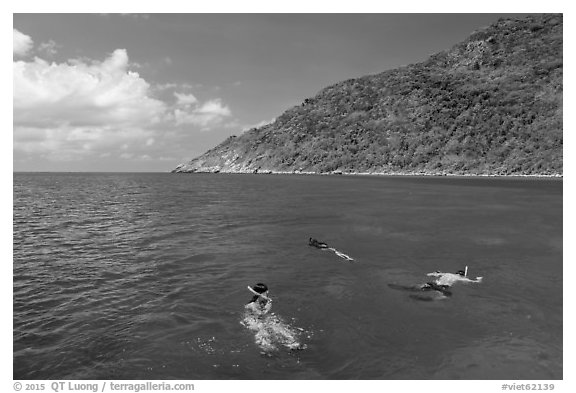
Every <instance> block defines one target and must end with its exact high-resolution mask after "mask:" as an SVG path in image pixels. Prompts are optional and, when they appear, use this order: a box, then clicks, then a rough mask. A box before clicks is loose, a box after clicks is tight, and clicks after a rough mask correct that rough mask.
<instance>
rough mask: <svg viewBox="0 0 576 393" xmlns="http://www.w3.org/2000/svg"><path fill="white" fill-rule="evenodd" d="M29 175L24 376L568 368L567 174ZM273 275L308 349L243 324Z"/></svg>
mask: <svg viewBox="0 0 576 393" xmlns="http://www.w3.org/2000/svg"><path fill="white" fill-rule="evenodd" d="M13 180H14V191H13V192H14V194H13V197H14V216H13V231H14V235H13V236H14V238H13V241H14V254H13V255H14V257H13V291H14V302H13V324H14V331H13V344H14V346H13V348H14V349H13V351H14V352H13V366H14V379H192V380H194V379H507V380H510V379H512V380H517V379H561V378H562V377H563V368H562V344H563V340H562V332H563V330H562V327H563V321H562V307H563V298H562V267H563V266H562V180H544V179H504V178H496V179H494V178H419V177H368V176H364V177H363V176H354V177H353V176H291V175H232V174H74V173H70V174H52V173H51V174H48V173H36V174H32V173H30V174H25V173H16V174H14V178H13ZM310 237H313V238H316V239H318V240H319V241H323V242H326V243H328V245H329V246H330V247H333V248H334V249H335V250H338V251H339V252H341V253H344V254H345V255H349V256H350V257H351V258H353V261H348V260H346V259H343V258H340V257H339V256H338V255H337V254H336V253H335V252H331V251H326V250H320V249H317V248H314V247H310V246H308V239H309V238H310ZM465 266H468V275H469V276H470V277H477V276H482V277H483V280H482V282H481V283H456V284H454V286H453V287H452V288H451V292H452V296H450V297H448V298H445V297H442V296H440V297H434V299H433V300H432V301H420V300H418V298H414V297H412V296H410V295H411V294H413V293H412V292H409V291H403V290H398V289H394V288H392V287H390V286H389V284H393V286H394V285H397V286H399V287H402V286H417V285H421V284H422V283H425V282H426V281H429V280H430V277H428V276H427V275H426V274H427V273H430V272H434V271H436V270H440V271H446V272H455V271H456V270H459V269H464V268H465ZM258 282H262V283H265V284H266V285H268V287H269V288H270V292H269V296H270V297H271V298H272V299H273V308H272V310H271V312H273V313H274V316H276V317H277V318H278V320H279V321H281V323H282V325H281V326H282V327H283V328H286V329H288V330H289V331H290V332H292V333H293V334H294V335H295V336H296V338H297V339H298V341H299V342H300V343H301V344H303V349H301V350H291V349H289V348H287V347H285V346H282V345H275V349H273V350H267V348H262V346H261V345H259V343H258V340H257V334H258V329H256V331H255V330H254V329H250V328H247V327H246V326H245V324H243V323H242V322H243V320H244V318H245V308H244V306H245V304H246V303H247V302H248V301H249V300H250V299H251V297H252V294H251V293H250V292H249V291H248V290H247V286H248V285H254V284H256V283H258ZM426 294H427V293H424V295H426ZM280 344H281V343H280ZM268 349H269V348H268Z"/></svg>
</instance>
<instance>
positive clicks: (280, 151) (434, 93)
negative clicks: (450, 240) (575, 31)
mask: <svg viewBox="0 0 576 393" xmlns="http://www.w3.org/2000/svg"><path fill="white" fill-rule="evenodd" d="M562 20H563V18H562V15H550V14H548V15H538V16H531V17H528V18H525V19H521V20H511V19H502V20H500V21H498V22H497V23H495V24H494V25H492V26H490V27H488V28H486V29H483V30H481V31H478V32H475V33H473V34H472V35H471V36H470V37H469V38H468V39H467V40H466V41H464V42H462V43H460V44H458V45H456V46H454V47H453V48H452V49H450V50H448V51H445V52H441V53H438V54H436V55H433V56H432V57H430V58H429V59H428V60H426V61H424V62H422V63H419V64H413V65H409V66H406V67H402V68H398V69H394V70H390V71H386V72H383V73H380V74H377V75H369V76H364V77H361V78H357V79H350V80H347V81H343V82H340V83H337V84H335V85H332V86H329V87H327V88H325V89H324V90H322V91H320V92H319V93H318V94H317V95H316V96H315V97H312V98H309V99H306V100H305V101H304V102H303V103H302V104H301V105H299V106H296V107H293V108H291V109H289V110H287V111H286V112H284V113H283V114H282V115H280V116H279V117H278V118H277V119H276V120H275V122H274V123H272V124H269V125H266V126H264V127H261V128H258V129H252V130H250V131H247V132H246V133H244V134H242V135H240V136H238V137H231V138H229V139H227V140H226V141H224V142H223V143H222V144H220V145H219V146H217V147H215V148H214V149H212V150H210V151H208V152H207V153H205V154H204V155H202V156H200V157H198V158H195V159H193V160H192V161H191V162H189V163H187V164H183V165H180V166H179V167H178V168H177V169H176V170H175V171H179V172H195V171H223V172H225V171H235V172H252V171H255V170H260V171H262V170H265V171H268V170H273V171H288V172H290V171H307V172H319V173H325V172H334V171H342V172H374V173H453V174H562V145H563V138H562V86H563V85H562V67H563V61H562V57H563V54H562V41H563V32H562V23H563V21H562Z"/></svg>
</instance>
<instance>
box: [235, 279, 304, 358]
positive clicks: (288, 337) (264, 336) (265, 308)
mask: <svg viewBox="0 0 576 393" xmlns="http://www.w3.org/2000/svg"><path fill="white" fill-rule="evenodd" d="M248 290H249V291H250V292H252V294H253V295H254V296H253V297H252V299H251V300H250V301H249V302H248V304H246V305H245V306H244V308H245V309H246V313H245V315H244V319H243V320H242V324H243V325H244V326H246V327H247V328H248V329H250V330H252V331H253V332H254V333H255V334H254V338H255V340H256V344H258V345H259V346H260V348H262V349H263V350H264V351H266V352H268V351H273V350H276V349H278V348H277V346H276V345H277V344H281V345H283V346H285V347H286V348H288V349H304V348H306V345H305V344H301V343H300V342H298V333H299V331H303V329H300V328H294V327H292V326H289V325H287V324H286V323H285V322H284V321H283V320H282V319H281V318H280V317H278V316H277V315H275V314H274V313H272V312H270V310H271V308H272V299H271V298H270V297H269V296H268V286H267V285H266V284H263V283H258V284H256V285H254V286H253V287H250V286H248Z"/></svg>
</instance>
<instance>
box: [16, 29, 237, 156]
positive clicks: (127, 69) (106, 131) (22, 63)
mask: <svg viewBox="0 0 576 393" xmlns="http://www.w3.org/2000/svg"><path fill="white" fill-rule="evenodd" d="M14 36H15V40H14V41H15V46H14V53H15V54H16V53H17V52H18V53H19V54H20V55H22V54H25V53H29V52H30V51H31V50H32V39H31V38H30V37H28V36H26V35H25V34H22V33H19V32H17V30H14ZM16 36H18V37H20V38H19V42H20V44H19V46H18V48H17V45H16V41H17V39H16ZM41 45H42V44H41ZM41 45H40V46H41ZM40 46H38V51H39V52H41V50H40ZM54 46H55V44H53V42H48V43H47V44H46V45H45V46H44V47H43V48H44V49H43V50H44V51H45V52H46V50H48V51H49V50H50V48H52V49H53V48H54ZM133 69H134V64H133V63H132V62H130V59H129V57H128V52H127V50H125V49H116V50H114V51H113V52H112V53H110V54H108V55H107V56H105V57H104V58H103V59H97V60H96V59H88V58H81V59H69V60H68V61H66V62H60V63H58V62H49V61H47V60H45V59H41V58H39V57H35V58H33V59H29V60H24V59H18V58H15V59H14V61H13V121H14V123H13V148H14V157H15V162H16V161H18V162H24V161H26V160H28V161H31V160H38V159H43V160H48V161H50V162H57V161H59V162H61V161H78V162H80V161H82V160H84V161H87V160H99V159H100V160H101V159H102V157H106V159H107V160H112V159H117V158H123V159H134V160H135V159H138V157H150V159H153V158H154V157H155V156H158V157H164V158H163V159H165V158H166V157H167V156H168V155H169V154H170V153H172V154H175V152H181V151H182V148H183V146H182V145H183V141H184V140H186V141H187V140H188V139H184V138H189V135H191V133H190V132H189V131H194V130H195V129H196V130H201V131H206V130H210V129H212V127H215V126H222V123H223V120H224V119H230V117H231V116H232V113H231V110H230V108H229V107H228V106H227V105H226V104H224V102H223V101H222V100H221V99H219V98H215V99H209V100H207V101H203V102H201V101H200V100H198V99H197V98H196V96H195V95H194V94H192V93H191V92H190V91H191V88H192V87H193V85H189V84H174V83H167V84H165V85H151V84H150V83H148V82H147V81H146V80H145V79H144V78H143V77H142V76H140V74H138V73H137V72H134V71H132V70H133ZM167 89H174V90H176V89H178V90H179V91H180V92H173V94H174V95H168V94H166V91H165V90H167ZM184 91H185V93H184ZM160 96H164V98H163V100H161V99H160V98H159V97H160ZM174 97H176V102H174V100H173V98H174ZM182 131H186V133H183V132H182ZM179 154H180V153H179Z"/></svg>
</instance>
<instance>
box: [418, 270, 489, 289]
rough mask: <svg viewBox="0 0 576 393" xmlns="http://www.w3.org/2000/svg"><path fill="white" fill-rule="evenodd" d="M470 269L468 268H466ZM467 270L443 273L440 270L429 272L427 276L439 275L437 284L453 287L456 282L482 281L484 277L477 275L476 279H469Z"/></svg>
mask: <svg viewBox="0 0 576 393" xmlns="http://www.w3.org/2000/svg"><path fill="white" fill-rule="evenodd" d="M466 270H468V269H466ZM467 273H468V272H467V271H464V270H458V271H457V272H456V273H442V272H440V271H438V270H437V271H435V272H434V273H428V274H427V276H432V277H438V278H437V279H436V281H435V284H437V285H442V286H445V287H451V286H452V285H454V283H456V282H459V281H460V282H482V277H476V279H475V280H471V279H469V278H468V277H466V276H467Z"/></svg>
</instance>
